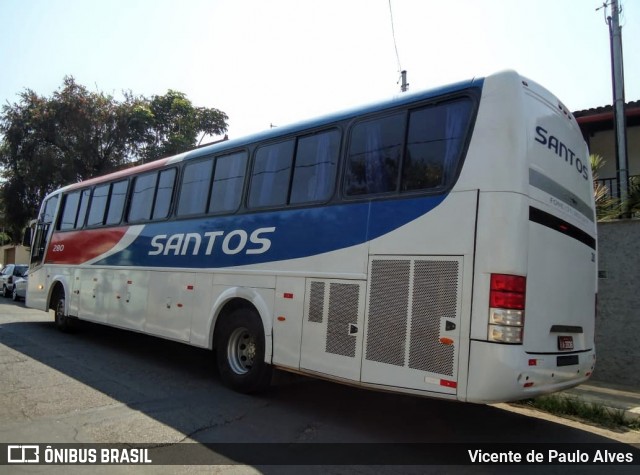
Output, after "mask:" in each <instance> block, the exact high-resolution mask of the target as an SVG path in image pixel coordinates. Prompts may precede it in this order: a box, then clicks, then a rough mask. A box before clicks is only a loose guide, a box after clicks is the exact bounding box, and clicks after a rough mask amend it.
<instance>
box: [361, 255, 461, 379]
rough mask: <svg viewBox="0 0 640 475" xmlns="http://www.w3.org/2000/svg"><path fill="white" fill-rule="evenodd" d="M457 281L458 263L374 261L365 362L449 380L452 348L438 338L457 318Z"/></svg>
mask: <svg viewBox="0 0 640 475" xmlns="http://www.w3.org/2000/svg"><path fill="white" fill-rule="evenodd" d="M459 279H460V262H459V261H454V260H425V259H415V260H414V259H406V260H387V259H379V260H373V261H372V262H371V285H370V291H369V315H368V320H367V322H368V323H367V345H366V353H365V358H366V359H367V360H369V361H377V362H380V363H386V364H391V365H395V366H403V367H404V366H408V367H409V368H412V369H417V370H421V371H428V372H432V373H437V374H442V375H448V376H452V375H453V371H454V360H455V347H454V346H453V345H444V344H442V343H440V341H439V338H440V325H441V322H442V321H443V320H442V319H443V318H446V319H450V320H453V321H455V320H456V318H457V315H458V311H459V308H458V301H459V298H458V297H459V291H460V288H459ZM407 340H408V341H407ZM407 345H408V348H407ZM407 361H408V363H407Z"/></svg>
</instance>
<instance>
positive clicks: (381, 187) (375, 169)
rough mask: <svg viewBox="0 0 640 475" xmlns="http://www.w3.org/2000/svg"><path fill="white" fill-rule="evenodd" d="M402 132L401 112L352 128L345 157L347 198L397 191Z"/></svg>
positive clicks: (402, 114) (403, 128)
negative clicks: (348, 196) (349, 196)
mask: <svg viewBox="0 0 640 475" xmlns="http://www.w3.org/2000/svg"><path fill="white" fill-rule="evenodd" d="M404 131H405V114H404V112H400V113H396V114H393V115H390V116H386V117H381V118H377V119H371V120H367V121H364V122H360V123H358V124H356V125H355V126H354V127H353V129H352V130H351V141H350V144H349V152H348V157H347V179H346V194H347V195H351V196H357V195H366V194H373V193H386V192H390V191H396V190H397V185H398V171H399V169H400V157H401V155H402V142H403V140H404Z"/></svg>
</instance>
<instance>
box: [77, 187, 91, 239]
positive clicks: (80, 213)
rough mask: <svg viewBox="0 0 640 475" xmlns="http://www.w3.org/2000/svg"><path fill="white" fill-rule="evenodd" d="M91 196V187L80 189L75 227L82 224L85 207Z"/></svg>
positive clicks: (85, 213) (85, 212)
mask: <svg viewBox="0 0 640 475" xmlns="http://www.w3.org/2000/svg"><path fill="white" fill-rule="evenodd" d="M90 198H91V188H87V189H86V190H82V195H80V207H79V208H78V217H77V218H76V224H75V228H76V229H78V228H81V227H82V226H84V220H85V218H86V217H87V209H89V199H90Z"/></svg>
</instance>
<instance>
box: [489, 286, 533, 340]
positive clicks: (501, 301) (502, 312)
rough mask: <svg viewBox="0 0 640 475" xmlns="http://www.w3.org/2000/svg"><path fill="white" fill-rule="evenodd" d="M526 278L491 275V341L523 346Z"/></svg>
mask: <svg viewBox="0 0 640 475" xmlns="http://www.w3.org/2000/svg"><path fill="white" fill-rule="evenodd" d="M526 287H527V279H526V277H522V276H519V275H507V274H491V289H490V291H489V307H490V308H489V329H488V339H489V341H495V342H498V343H515V344H522V338H523V330H524V302H525V289H526Z"/></svg>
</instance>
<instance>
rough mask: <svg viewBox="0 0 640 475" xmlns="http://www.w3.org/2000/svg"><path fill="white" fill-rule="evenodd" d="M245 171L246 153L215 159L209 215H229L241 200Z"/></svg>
mask: <svg viewBox="0 0 640 475" xmlns="http://www.w3.org/2000/svg"><path fill="white" fill-rule="evenodd" d="M246 170H247V152H238V153H233V154H231V155H223V156H221V157H218V158H216V169H215V173H214V175H213V186H212V188H211V197H210V199H209V213H231V212H233V211H235V210H236V209H238V207H239V206H240V201H241V200H242V186H243V184H244V176H245V173H246Z"/></svg>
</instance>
